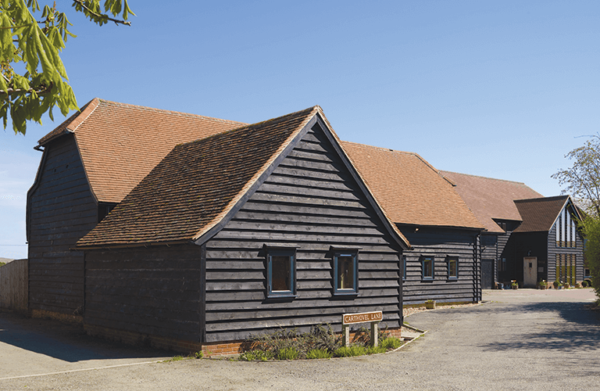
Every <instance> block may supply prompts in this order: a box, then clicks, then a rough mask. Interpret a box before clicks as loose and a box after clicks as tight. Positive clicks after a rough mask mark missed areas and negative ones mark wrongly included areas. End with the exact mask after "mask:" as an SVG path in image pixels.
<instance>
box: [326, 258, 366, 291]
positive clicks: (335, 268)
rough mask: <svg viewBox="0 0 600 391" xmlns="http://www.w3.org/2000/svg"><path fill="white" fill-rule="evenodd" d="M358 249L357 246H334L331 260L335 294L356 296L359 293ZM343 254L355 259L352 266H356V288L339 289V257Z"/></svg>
mask: <svg viewBox="0 0 600 391" xmlns="http://www.w3.org/2000/svg"><path fill="white" fill-rule="evenodd" d="M358 250H359V249H356V248H332V249H331V250H330V253H331V261H332V271H333V290H332V292H333V296H341V297H344V296H346V297H347V296H356V295H358ZM341 256H351V257H352V259H353V263H352V266H353V268H354V284H353V285H354V288H353V289H338V287H337V286H338V258H339V257H341Z"/></svg>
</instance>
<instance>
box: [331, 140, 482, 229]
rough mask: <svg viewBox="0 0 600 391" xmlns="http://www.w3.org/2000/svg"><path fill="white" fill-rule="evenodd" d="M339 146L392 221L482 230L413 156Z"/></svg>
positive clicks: (441, 181) (453, 194)
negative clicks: (342, 148)
mask: <svg viewBox="0 0 600 391" xmlns="http://www.w3.org/2000/svg"><path fill="white" fill-rule="evenodd" d="M342 144H343V147H344V150H345V151H346V152H347V154H348V155H349V157H350V159H351V160H352V162H353V164H354V165H355V166H356V167H357V169H358V171H359V172H360V173H361V176H362V177H363V178H364V180H365V182H366V183H367V185H368V186H369V188H370V189H371V191H372V192H373V194H374V195H375V197H376V198H377V200H378V202H379V203H380V205H381V206H382V207H383V209H384V210H385V211H386V213H387V215H388V216H389V217H390V218H391V220H392V221H393V222H395V223H397V224H415V225H423V226H439V227H464V228H483V227H482V225H481V224H480V223H479V221H478V220H477V219H476V218H475V216H474V215H473V213H471V211H470V210H469V208H468V207H467V206H466V205H465V203H464V202H463V200H462V199H461V198H460V196H459V195H458V193H456V191H454V188H453V186H452V184H451V183H450V182H448V181H447V180H446V179H444V177H442V176H441V175H440V174H439V173H438V171H437V170H436V169H435V168H434V167H433V166H431V165H430V164H429V163H427V162H426V161H425V160H424V159H423V158H422V157H420V156H419V155H417V154H416V153H410V152H400V151H393V150H390V149H387V148H378V147H372V146H368V145H363V144H356V143H351V142H343V143H342Z"/></svg>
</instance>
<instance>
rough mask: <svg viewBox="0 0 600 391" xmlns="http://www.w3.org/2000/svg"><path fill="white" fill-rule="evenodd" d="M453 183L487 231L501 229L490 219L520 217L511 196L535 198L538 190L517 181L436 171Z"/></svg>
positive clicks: (500, 231)
mask: <svg viewBox="0 0 600 391" xmlns="http://www.w3.org/2000/svg"><path fill="white" fill-rule="evenodd" d="M440 173H441V174H442V175H444V177H446V178H448V179H450V180H451V181H453V182H454V183H455V184H456V191H457V192H458V194H460V196H461V197H462V199H463V200H464V201H465V202H466V204H467V205H468V206H469V208H471V210H472V211H473V213H474V214H475V216H476V217H477V219H478V220H479V221H480V222H481V224H483V226H484V227H485V228H486V229H487V230H488V231H489V232H496V233H504V230H502V228H500V227H499V226H498V224H496V223H495V222H494V220H492V219H499V220H514V221H521V220H522V219H521V215H520V213H519V211H518V210H517V207H516V205H515V203H514V202H513V201H514V200H519V199H527V198H539V197H542V195H541V194H540V193H538V192H537V191H535V190H533V189H531V188H530V187H528V186H526V185H525V184H524V183H521V182H513V181H506V180H502V179H493V178H486V177H481V176H475V175H468V174H459V173H456V172H450V171H440Z"/></svg>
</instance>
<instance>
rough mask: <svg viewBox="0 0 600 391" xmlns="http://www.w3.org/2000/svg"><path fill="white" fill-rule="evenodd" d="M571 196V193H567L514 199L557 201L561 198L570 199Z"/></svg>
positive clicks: (523, 200)
mask: <svg viewBox="0 0 600 391" xmlns="http://www.w3.org/2000/svg"><path fill="white" fill-rule="evenodd" d="M570 197H571V196H570V195H568V194H565V195H558V196H552V197H537V198H524V199H522V200H514V202H533V201H556V200H560V199H568V198H570Z"/></svg>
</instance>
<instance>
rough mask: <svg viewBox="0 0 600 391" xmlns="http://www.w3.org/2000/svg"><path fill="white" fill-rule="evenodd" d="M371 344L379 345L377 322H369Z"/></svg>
mask: <svg viewBox="0 0 600 391" xmlns="http://www.w3.org/2000/svg"><path fill="white" fill-rule="evenodd" d="M371 346H379V322H371Z"/></svg>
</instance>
